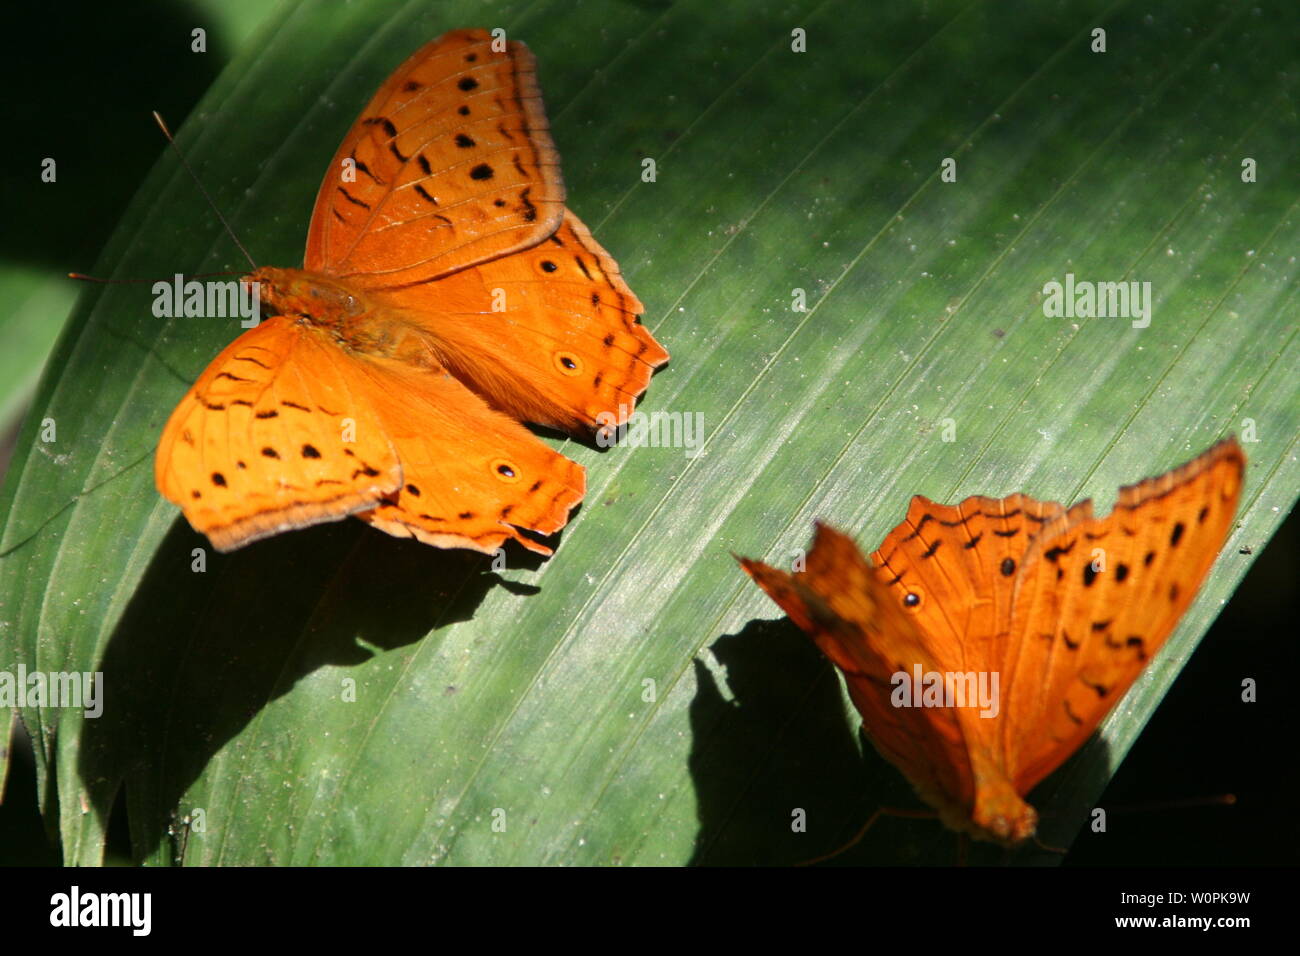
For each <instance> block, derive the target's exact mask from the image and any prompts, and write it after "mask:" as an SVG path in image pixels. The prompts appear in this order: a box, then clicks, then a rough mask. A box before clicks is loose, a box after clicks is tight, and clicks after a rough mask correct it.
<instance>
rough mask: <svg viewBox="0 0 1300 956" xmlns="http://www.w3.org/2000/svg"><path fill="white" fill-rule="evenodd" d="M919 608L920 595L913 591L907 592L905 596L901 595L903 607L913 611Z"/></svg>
mask: <svg viewBox="0 0 1300 956" xmlns="http://www.w3.org/2000/svg"><path fill="white" fill-rule="evenodd" d="M920 606H921V595H919V594H917V593H916V592H915V591H908V592H907V594H905V595H903V607H905V608H907V609H908V610H912V611H914V610H916V609H917V608H918V607H920Z"/></svg>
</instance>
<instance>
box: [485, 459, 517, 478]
mask: <svg viewBox="0 0 1300 956" xmlns="http://www.w3.org/2000/svg"><path fill="white" fill-rule="evenodd" d="M491 467H492V471H493V472H495V473H496V476H497V477H498V478H500V479H501V480H502V481H506V482H510V483H512V484H513V483H514V482H516V481H518V480H519V471H518V470H517V469H516V468H515V466H514V465H512V464H510V462H508V461H506V460H505V459H504V458H498V459H497V460H496V461H494V462H492V466H491Z"/></svg>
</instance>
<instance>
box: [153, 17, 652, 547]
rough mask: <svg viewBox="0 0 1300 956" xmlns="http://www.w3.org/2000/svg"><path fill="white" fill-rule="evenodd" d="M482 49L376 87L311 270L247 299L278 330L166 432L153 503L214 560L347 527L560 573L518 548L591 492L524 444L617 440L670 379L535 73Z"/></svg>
mask: <svg viewBox="0 0 1300 956" xmlns="http://www.w3.org/2000/svg"><path fill="white" fill-rule="evenodd" d="M493 45H494V43H493V39H492V37H491V36H490V35H489V34H488V33H487V31H485V30H458V31H455V32H452V33H448V34H446V35H444V36H442V37H440V38H439V39H437V40H434V41H433V42H432V43H430V44H428V45H427V46H425V47H424V48H423V49H421V50H420V51H419V52H417V53H416V54H415V55H414V56H412V57H411V58H410V59H408V60H407V61H406V62H405V63H403V64H402V65H401V66H400V67H399V68H398V69H397V72H395V73H394V74H393V75H392V76H391V77H390V78H389V79H388V81H387V82H386V83H385V84H384V85H383V86H382V87H381V88H380V90H379V92H378V93H376V94H375V97H374V99H372V100H371V101H370V104H369V105H368V106H367V107H366V108H365V110H364V111H363V112H362V114H361V117H360V118H359V119H358V120H357V122H356V123H355V124H353V126H352V129H351V130H350V131H349V132H348V134H347V136H346V137H345V138H344V140H343V144H342V145H341V146H340V147H339V149H338V152H337V153H336V154H335V156H334V160H333V162H332V163H331V165H330V170H329V172H328V173H327V175H326V177H325V181H324V182H323V183H322V184H321V188H320V192H319V193H318V195H317V197H316V205H315V208H314V210H313V212H312V217H311V227H310V229H309V231H308V235H307V253H306V257H305V261H304V268H303V269H301V270H298V269H276V268H270V267H265V268H259V269H257V270H255V271H254V272H253V273H252V274H251V275H250V276H249V277H248V278H247V280H246V281H251V282H257V283H259V284H260V293H261V297H262V299H263V300H264V301H265V302H266V303H268V304H269V306H270V307H271V309H272V310H273V312H274V313H275V314H274V315H273V317H271V318H269V319H267V320H266V321H264V322H262V323H261V324H260V325H258V326H257V327H256V328H254V329H251V330H249V331H248V332H245V333H244V334H243V335H241V336H240V337H239V338H238V339H236V340H235V341H234V342H233V343H231V345H230V346H229V347H228V348H226V349H225V351H223V352H222V353H221V354H220V355H218V356H217V358H216V359H215V360H214V361H213V362H212V364H211V365H209V366H208V368H207V370H206V371H205V372H204V373H203V374H202V375H201V376H200V377H199V380H198V381H197V382H196V383H195V385H194V388H193V389H192V390H191V391H190V392H189V394H187V395H186V397H185V398H184V399H183V400H182V401H181V403H180V404H179V405H178V406H177V408H176V410H175V411H174V412H173V413H172V416H171V420H170V421H168V423H167V427H166V429H165V431H164V432H163V436H162V440H161V442H160V443H159V445H158V455H157V459H156V462H155V470H154V475H155V480H156V482H157V485H158V490H159V491H160V492H161V493H162V494H163V495H164V496H165V497H166V498H168V499H169V500H171V501H173V502H175V503H176V504H178V505H180V506H181V508H182V509H183V510H184V512H185V517H186V518H188V519H189V522H190V524H191V525H193V526H194V528H195V529H196V530H198V531H201V532H203V533H204V534H206V535H207V536H208V538H209V539H210V540H211V541H212V543H213V545H214V546H215V547H217V548H218V549H220V550H222V551H229V550H231V549H234V548H238V547H240V546H242V545H244V544H247V543H248V542H250V541H256V540H257V539H259V538H264V537H267V536H268V535H272V534H277V533H279V532H281V531H286V530H289V529H292V528H301V527H304V526H307V525H312V524H318V523H320V522H324V521H337V520H340V519H342V518H344V517H346V516H347V515H356V516H357V517H359V518H361V519H363V520H365V521H368V522H370V523H371V524H372V525H374V526H375V527H377V528H380V529H382V530H383V531H386V532H388V533H389V534H392V535H396V536H398V537H412V538H417V539H419V540H420V541H423V542H425V543H427V544H432V545H435V546H437V547H443V548H448V547H455V548H474V549H476V550H479V551H485V552H492V551H494V550H495V549H496V548H497V547H499V546H500V545H501V544H502V543H503V542H504V541H506V540H507V539H514V540H516V541H519V542H520V543H521V544H522V545H524V546H525V547H527V548H529V549H531V550H533V551H536V552H539V553H541V554H550V553H551V549H550V548H548V547H546V546H545V545H543V544H540V543H538V542H537V541H534V540H532V539H531V538H529V537H527V536H525V535H524V534H521V533H520V532H521V531H531V532H536V533H540V534H551V533H553V532H555V531H557V530H559V529H560V528H562V527H563V526H564V524H565V523H566V522H567V521H568V515H569V510H570V509H571V508H573V506H574V505H576V504H577V503H578V502H579V501H581V500H582V497H583V494H584V492H585V488H586V479H585V473H584V471H583V468H582V466H580V465H578V464H577V463H575V462H573V461H570V460H569V459H568V458H565V457H564V456H563V455H560V454H558V453H556V452H554V451H552V450H551V449H550V448H548V447H547V446H546V445H545V444H544V443H543V442H541V441H540V440H539V439H538V438H536V437H535V436H534V435H533V434H532V433H531V432H529V431H528V430H527V429H526V428H524V427H523V426H522V425H521V424H520V422H523V421H528V422H534V423H537V424H541V425H550V426H554V427H556V428H559V429H562V430H564V431H566V432H569V433H571V434H577V435H583V434H591V433H592V432H593V431H595V430H596V429H597V426H598V425H604V426H606V427H609V426H611V425H617V424H622V423H623V422H624V421H626V420H627V418H628V416H629V415H630V414H631V412H632V409H633V407H634V405H635V402H636V399H637V398H638V397H639V396H640V395H641V393H642V392H644V391H645V389H646V386H647V384H648V383H649V381H650V376H651V374H652V373H653V371H654V369H655V368H656V367H658V366H660V365H662V364H663V363H664V362H666V361H667V360H668V353H667V352H666V351H664V349H663V348H661V347H660V345H659V343H657V342H656V341H655V340H654V337H653V336H651V334H650V333H649V331H648V330H646V329H645V328H644V327H643V326H641V325H640V323H639V322H638V320H637V316H638V315H639V314H640V313H641V312H643V311H644V307H643V306H642V305H641V302H640V301H639V300H638V299H637V297H636V296H635V295H634V294H633V293H632V290H631V289H630V288H628V286H627V283H626V282H624V281H623V278H622V276H621V275H620V274H619V270H618V265H617V264H616V263H615V262H614V260H613V259H612V258H610V256H609V254H608V253H606V252H605V250H604V249H602V248H601V247H600V245H599V244H598V243H597V242H596V240H595V239H594V238H592V235H591V233H590V232H588V230H587V227H586V226H584V225H583V224H582V223H581V222H580V221H579V220H578V217H577V216H575V215H574V214H573V213H572V212H570V211H569V210H568V209H566V208H565V205H564V200H565V193H564V183H563V181H562V179H561V177H560V165H559V162H560V161H559V155H558V154H557V153H556V151H555V146H554V144H552V142H551V137H550V135H549V133H548V132H547V129H548V127H547V122H546V115H545V113H544V112H543V109H542V99H541V93H540V91H539V90H538V87H537V80H536V65H535V63H534V60H533V57H532V54H531V53H529V51H528V48H527V47H525V46H524V45H523V44H522V43H519V42H511V43H509V44H508V45H507V46H506V48H505V49H504V50H503V51H502V52H496V51H494V49H493ZM602 413H604V414H603V415H602ZM597 416H602V417H601V418H599V419H598V417H597Z"/></svg>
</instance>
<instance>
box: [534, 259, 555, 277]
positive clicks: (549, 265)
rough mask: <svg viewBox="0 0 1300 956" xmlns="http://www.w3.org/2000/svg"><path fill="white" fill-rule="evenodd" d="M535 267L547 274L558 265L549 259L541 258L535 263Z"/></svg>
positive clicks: (553, 270)
mask: <svg viewBox="0 0 1300 956" xmlns="http://www.w3.org/2000/svg"><path fill="white" fill-rule="evenodd" d="M537 268H539V269H541V270H542V271H543V272H545V273H546V274H547V275H549V274H550V273H552V272H555V271H556V270H558V269H559V268H560V267H559V266H557V265H556V264H555V263H554V262H552V261H551V260H550V259H543V260H542V261H541V262H539V263H537Z"/></svg>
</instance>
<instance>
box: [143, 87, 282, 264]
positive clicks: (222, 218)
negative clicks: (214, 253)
mask: <svg viewBox="0 0 1300 956" xmlns="http://www.w3.org/2000/svg"><path fill="white" fill-rule="evenodd" d="M153 118H154V122H156V123H157V124H158V128H159V129H161V130H162V131H163V135H164V136H166V137H167V142H169V143H171V147H172V149H173V150H175V151H176V156H177V158H178V159H179V160H180V161H181V165H182V166H184V167H185V171H186V172H187V173H189V174H190V178H191V179H193V180H194V184H195V185H196V186H198V187H199V192H201V193H203V198H204V199H206V200H207V201H208V205H209V206H211V207H212V211H213V212H215V213H216V214H217V219H219V220H220V221H221V225H223V226H224V227H225V228H226V232H227V233H229V234H230V238H231V239H233V240H234V243H235V245H236V246H237V247H239V251H240V252H242V253H243V254H244V258H245V259H247V260H248V264H249V265H250V266H252V267H253V268H254V269H256V268H257V263H256V262H254V261H253V257H252V256H250V255H249V254H248V250H247V249H245V248H244V244H243V243H242V242H240V241H239V237H238V236H237V235H235V230H233V229H231V228H230V223H228V222H227V221H226V217H225V216H223V215H222V214H221V210H220V209H218V208H217V204H216V203H215V202H213V201H212V196H211V195H209V194H208V191H207V189H205V188H204V186H203V180H201V179H199V177H198V174H197V173H195V172H194V170H193V168H192V167H191V166H190V164H189V161H188V160H187V159H186V158H185V154H184V153H182V152H181V148H180V147H179V146H177V145H176V140H174V139H172V131H171V130H169V129H168V128H167V124H166V123H165V122H164V121H163V118H162V117H161V116H159V115H158V111H157V110H154V111H153Z"/></svg>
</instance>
